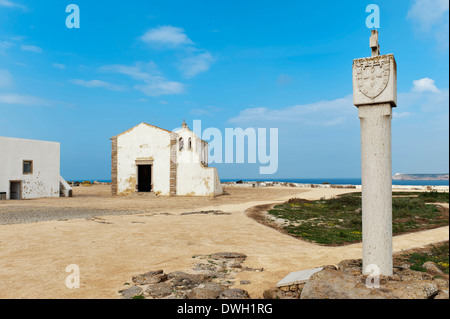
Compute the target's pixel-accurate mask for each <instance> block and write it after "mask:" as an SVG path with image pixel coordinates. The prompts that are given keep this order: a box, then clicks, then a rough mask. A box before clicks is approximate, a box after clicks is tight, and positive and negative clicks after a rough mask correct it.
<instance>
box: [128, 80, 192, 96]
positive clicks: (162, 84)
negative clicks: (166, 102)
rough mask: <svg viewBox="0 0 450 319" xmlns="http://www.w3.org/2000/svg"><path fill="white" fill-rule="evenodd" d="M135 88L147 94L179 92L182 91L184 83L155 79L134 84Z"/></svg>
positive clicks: (156, 94)
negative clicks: (145, 82) (141, 83)
mask: <svg viewBox="0 0 450 319" xmlns="http://www.w3.org/2000/svg"><path fill="white" fill-rule="evenodd" d="M134 88H135V89H136V90H139V91H141V92H142V93H144V94H145V95H148V96H160V95H172V94H181V93H183V92H184V85H183V83H180V82H173V81H155V82H151V83H148V84H143V85H136V86H135V87H134Z"/></svg>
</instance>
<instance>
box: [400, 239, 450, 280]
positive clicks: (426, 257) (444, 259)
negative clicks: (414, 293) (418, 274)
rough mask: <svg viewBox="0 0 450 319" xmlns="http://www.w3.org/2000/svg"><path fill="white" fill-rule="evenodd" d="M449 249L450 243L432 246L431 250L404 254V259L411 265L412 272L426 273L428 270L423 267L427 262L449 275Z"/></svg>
mask: <svg viewBox="0 0 450 319" xmlns="http://www.w3.org/2000/svg"><path fill="white" fill-rule="evenodd" d="M448 249H449V245H448V242H445V243H442V244H438V245H432V246H431V249H430V250H426V251H420V252H413V253H410V254H404V255H403V256H402V257H403V259H405V260H406V261H407V262H408V263H409V264H411V266H410V267H411V269H412V270H417V271H423V272H426V269H425V268H423V267H422V265H423V264H424V263H425V262H427V261H432V262H434V263H435V264H436V266H437V267H438V268H439V269H441V270H442V271H443V272H444V273H446V274H448V273H449V272H448V264H449V258H448V257H449V256H448V255H449V251H448Z"/></svg>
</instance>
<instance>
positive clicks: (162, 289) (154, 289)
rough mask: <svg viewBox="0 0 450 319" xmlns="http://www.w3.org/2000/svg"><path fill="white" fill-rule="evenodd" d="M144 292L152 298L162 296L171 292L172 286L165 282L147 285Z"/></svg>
mask: <svg viewBox="0 0 450 319" xmlns="http://www.w3.org/2000/svg"><path fill="white" fill-rule="evenodd" d="M146 292H147V293H148V294H149V295H150V296H151V297H153V298H164V297H167V296H169V295H170V294H172V286H171V285H170V284H168V283H166V282H161V283H158V284H154V285H150V286H148V288H147V290H146Z"/></svg>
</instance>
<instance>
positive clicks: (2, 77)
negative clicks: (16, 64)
mask: <svg viewBox="0 0 450 319" xmlns="http://www.w3.org/2000/svg"><path fill="white" fill-rule="evenodd" d="M12 84H13V79H12V76H11V73H9V71H8V70H2V69H0V89H1V88H8V87H11V86H12Z"/></svg>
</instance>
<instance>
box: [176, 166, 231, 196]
mask: <svg viewBox="0 0 450 319" xmlns="http://www.w3.org/2000/svg"><path fill="white" fill-rule="evenodd" d="M222 193H223V192H222V186H221V184H220V179H219V174H217V170H216V168H215V167H204V166H202V165H201V164H199V163H179V164H178V168H177V195H180V196H215V195H222Z"/></svg>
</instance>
